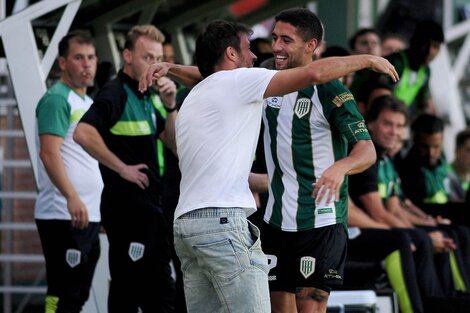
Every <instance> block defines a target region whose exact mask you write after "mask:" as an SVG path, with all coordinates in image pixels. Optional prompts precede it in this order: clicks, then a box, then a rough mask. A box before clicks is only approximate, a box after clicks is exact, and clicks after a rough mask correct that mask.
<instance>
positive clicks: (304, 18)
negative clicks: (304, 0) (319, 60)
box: [274, 8, 323, 45]
mask: <svg viewBox="0 0 470 313" xmlns="http://www.w3.org/2000/svg"><path fill="white" fill-rule="evenodd" d="M274 19H275V21H276V22H284V23H288V24H291V25H292V26H294V27H295V28H296V29H297V31H298V32H299V35H300V36H301V37H302V39H303V40H304V41H309V40H312V39H316V40H317V41H318V45H320V42H321V41H322V40H323V25H322V23H321V21H320V19H319V18H318V16H317V15H316V14H315V13H313V12H312V11H310V10H308V9H304V8H292V9H287V10H284V11H282V12H280V13H279V14H278V15H276V17H275V18H274Z"/></svg>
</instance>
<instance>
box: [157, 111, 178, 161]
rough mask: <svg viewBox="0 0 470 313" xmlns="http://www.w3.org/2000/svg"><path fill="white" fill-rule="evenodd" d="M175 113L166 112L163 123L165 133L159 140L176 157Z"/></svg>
mask: <svg viewBox="0 0 470 313" xmlns="http://www.w3.org/2000/svg"><path fill="white" fill-rule="evenodd" d="M176 116H177V113H176V111H173V112H168V114H167V116H166V121H165V131H164V132H163V133H162V134H161V135H160V139H161V140H162V141H163V143H164V144H165V146H166V147H167V148H168V149H170V150H171V151H172V152H173V153H174V154H175V155H176V139H175V137H176V131H175V121H176Z"/></svg>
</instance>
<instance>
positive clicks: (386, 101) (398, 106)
mask: <svg viewBox="0 0 470 313" xmlns="http://www.w3.org/2000/svg"><path fill="white" fill-rule="evenodd" d="M387 110H388V111H392V112H395V113H401V114H403V116H405V124H406V125H407V124H408V118H409V114H408V108H407V107H406V105H405V104H404V103H403V102H402V101H401V100H400V99H398V98H397V97H395V96H393V95H384V96H380V97H377V98H375V99H374V101H372V103H371V104H370V107H369V108H368V109H367V112H366V118H365V120H366V122H373V121H375V120H377V119H378V118H379V115H380V113H382V112H384V111H387Z"/></svg>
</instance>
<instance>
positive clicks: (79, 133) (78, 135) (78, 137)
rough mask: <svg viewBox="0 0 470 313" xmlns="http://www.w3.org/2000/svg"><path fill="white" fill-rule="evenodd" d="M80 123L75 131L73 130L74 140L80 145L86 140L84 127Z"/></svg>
mask: <svg viewBox="0 0 470 313" xmlns="http://www.w3.org/2000/svg"><path fill="white" fill-rule="evenodd" d="M81 126H82V125H80V123H79V124H78V125H77V127H76V128H75V131H74V132H73V140H74V141H75V142H76V143H78V144H79V145H83V143H84V140H85V135H84V133H83V129H82V127H81Z"/></svg>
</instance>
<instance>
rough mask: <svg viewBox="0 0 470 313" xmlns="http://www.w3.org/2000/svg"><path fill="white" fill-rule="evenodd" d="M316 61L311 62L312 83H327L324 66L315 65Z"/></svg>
mask: <svg viewBox="0 0 470 313" xmlns="http://www.w3.org/2000/svg"><path fill="white" fill-rule="evenodd" d="M314 63H315V62H313V63H310V71H309V75H310V81H311V84H312V85H319V84H324V83H326V82H327V80H325V78H324V77H325V75H324V74H323V70H322V68H321V67H316V66H313V65H315V64H314Z"/></svg>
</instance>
